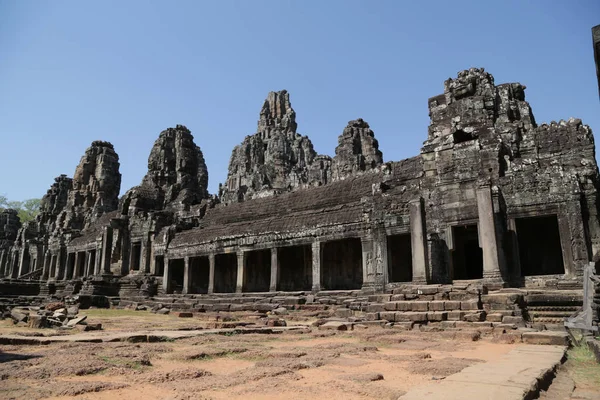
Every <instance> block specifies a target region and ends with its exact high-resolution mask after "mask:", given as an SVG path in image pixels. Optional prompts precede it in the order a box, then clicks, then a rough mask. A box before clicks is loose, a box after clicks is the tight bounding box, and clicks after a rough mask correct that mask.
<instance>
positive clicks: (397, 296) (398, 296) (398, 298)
mask: <svg viewBox="0 0 600 400" xmlns="http://www.w3.org/2000/svg"><path fill="white" fill-rule="evenodd" d="M404 299H405V297H404V295H403V294H394V295H392V297H391V298H390V301H402V300H404Z"/></svg>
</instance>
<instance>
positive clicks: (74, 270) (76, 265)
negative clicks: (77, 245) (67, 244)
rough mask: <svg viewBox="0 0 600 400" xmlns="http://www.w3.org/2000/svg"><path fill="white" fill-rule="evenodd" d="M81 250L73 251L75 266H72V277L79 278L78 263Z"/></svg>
mask: <svg viewBox="0 0 600 400" xmlns="http://www.w3.org/2000/svg"><path fill="white" fill-rule="evenodd" d="M80 260H81V252H80V251H78V252H76V253H75V266H74V267H73V278H79V263H80V262H81V261H80Z"/></svg>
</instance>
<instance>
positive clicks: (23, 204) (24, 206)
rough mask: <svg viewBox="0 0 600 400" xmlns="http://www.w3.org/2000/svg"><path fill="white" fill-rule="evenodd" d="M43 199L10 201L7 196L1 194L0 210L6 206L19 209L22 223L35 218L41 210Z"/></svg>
mask: <svg viewBox="0 0 600 400" xmlns="http://www.w3.org/2000/svg"><path fill="white" fill-rule="evenodd" d="M40 202H41V199H28V200H24V201H10V200H8V198H7V197H6V196H3V195H0V211H1V210H4V209H6V208H13V209H15V210H17V213H18V215H19V219H20V220H21V223H25V222H29V221H32V220H34V219H35V217H36V215H38V213H39V212H40Z"/></svg>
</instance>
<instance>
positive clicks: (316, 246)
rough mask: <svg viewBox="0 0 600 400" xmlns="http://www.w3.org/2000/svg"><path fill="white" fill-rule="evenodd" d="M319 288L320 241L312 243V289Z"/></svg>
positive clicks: (318, 289) (315, 290)
mask: <svg viewBox="0 0 600 400" xmlns="http://www.w3.org/2000/svg"><path fill="white" fill-rule="evenodd" d="M320 290H321V242H319V241H318V240H317V241H314V242H313V243H312V291H313V292H318V291H320Z"/></svg>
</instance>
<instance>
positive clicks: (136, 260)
mask: <svg viewBox="0 0 600 400" xmlns="http://www.w3.org/2000/svg"><path fill="white" fill-rule="evenodd" d="M141 259H142V244H141V243H133V244H132V245H131V268H130V269H131V270H132V271H138V270H139V269H140V261H141Z"/></svg>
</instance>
